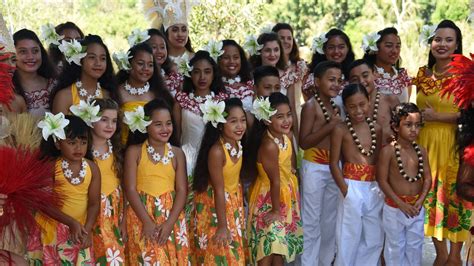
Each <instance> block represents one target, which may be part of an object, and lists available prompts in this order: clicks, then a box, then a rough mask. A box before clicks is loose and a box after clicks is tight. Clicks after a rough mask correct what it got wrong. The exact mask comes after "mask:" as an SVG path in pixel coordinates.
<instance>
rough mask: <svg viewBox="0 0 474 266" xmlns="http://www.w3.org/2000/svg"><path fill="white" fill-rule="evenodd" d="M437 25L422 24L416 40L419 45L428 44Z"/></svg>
mask: <svg viewBox="0 0 474 266" xmlns="http://www.w3.org/2000/svg"><path fill="white" fill-rule="evenodd" d="M437 27H438V25H423V27H422V28H421V32H420V37H419V39H418V42H419V43H420V45H424V46H428V45H429V40H430V39H431V38H432V37H433V36H434V35H435V31H436V28H437Z"/></svg>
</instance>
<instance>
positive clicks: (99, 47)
mask: <svg viewBox="0 0 474 266" xmlns="http://www.w3.org/2000/svg"><path fill="white" fill-rule="evenodd" d="M80 44H81V45H82V46H83V49H85V53H86V54H85V55H81V54H79V55H75V56H83V57H82V59H80V63H79V64H77V63H75V62H71V63H68V64H67V65H66V66H65V67H64V70H63V72H62V73H61V75H60V76H59V78H58V84H57V85H56V86H55V87H54V89H53V91H52V93H51V102H50V105H51V106H52V112H53V113H59V112H62V113H65V114H66V113H68V112H69V107H70V106H71V105H77V104H79V101H80V100H84V101H87V100H92V99H94V98H112V99H114V100H117V95H116V86H115V80H114V75H113V66H112V61H111V59H110V54H109V50H108V49H107V46H105V44H104V42H103V41H102V39H101V38H100V37H99V36H97V35H87V36H86V37H85V38H84V40H82V41H80Z"/></svg>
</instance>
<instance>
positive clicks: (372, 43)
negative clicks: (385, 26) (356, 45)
mask: <svg viewBox="0 0 474 266" xmlns="http://www.w3.org/2000/svg"><path fill="white" fill-rule="evenodd" d="M379 39H380V34H378V33H377V32H372V33H369V34H367V35H365V36H364V37H363V39H362V49H363V50H364V52H369V53H371V52H377V51H378V50H379V49H378V48H377V41H378V40H379Z"/></svg>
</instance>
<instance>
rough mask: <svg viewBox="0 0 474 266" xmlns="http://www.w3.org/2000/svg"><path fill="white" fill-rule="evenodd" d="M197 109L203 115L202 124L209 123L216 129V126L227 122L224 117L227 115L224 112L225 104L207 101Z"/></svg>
mask: <svg viewBox="0 0 474 266" xmlns="http://www.w3.org/2000/svg"><path fill="white" fill-rule="evenodd" d="M199 108H200V109H201V112H202V114H203V116H202V120H204V123H207V122H211V123H212V125H213V126H214V127H215V128H217V124H219V123H226V122H227V120H226V119H225V117H224V116H226V115H227V113H226V112H224V109H225V102H223V101H220V102H218V101H214V100H207V101H206V102H205V103H202V104H200V105H199Z"/></svg>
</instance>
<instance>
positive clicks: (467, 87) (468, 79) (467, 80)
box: [441, 54, 474, 108]
mask: <svg viewBox="0 0 474 266" xmlns="http://www.w3.org/2000/svg"><path fill="white" fill-rule="evenodd" d="M452 58H453V61H452V62H451V63H449V65H450V66H451V68H450V69H449V73H451V74H453V78H452V79H448V80H446V81H445V83H444V84H443V85H444V86H443V90H442V91H441V96H445V95H453V96H454V102H455V103H456V104H457V105H458V106H459V108H467V107H468V106H469V105H470V104H471V101H473V100H474V60H471V59H474V54H471V59H469V58H467V57H465V56H463V55H461V54H454V55H452Z"/></svg>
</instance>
